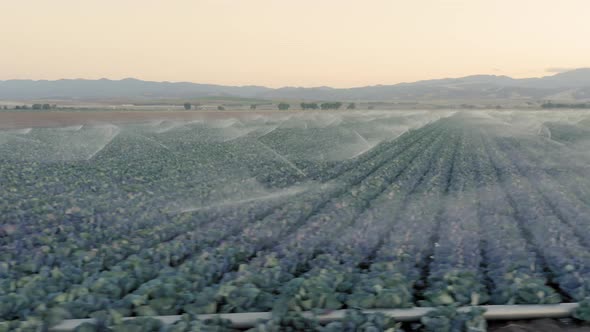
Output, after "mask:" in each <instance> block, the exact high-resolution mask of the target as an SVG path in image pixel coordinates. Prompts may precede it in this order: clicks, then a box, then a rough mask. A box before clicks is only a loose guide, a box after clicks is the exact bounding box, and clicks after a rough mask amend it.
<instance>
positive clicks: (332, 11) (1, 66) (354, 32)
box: [0, 0, 590, 87]
mask: <svg viewBox="0 0 590 332" xmlns="http://www.w3.org/2000/svg"><path fill="white" fill-rule="evenodd" d="M0 12H1V13H2V15H1V17H0V45H1V46H0V47H1V48H2V49H1V50H0V80H2V79H12V78H31V79H58V78H101V77H107V78H112V79H120V78H125V77H136V78H140V79H146V80H158V81H160V80H168V81H192V82H200V83H218V84H232V85H249V84H256V85H267V86H273V87H276V86H284V85H290V86H318V85H330V86H336V87H350V86H361V85H373V84H392V83H398V82H403V81H415V80H420V79H430V78H441V77H456V76H464V75H471V74H497V75H510V76H515V77H529V76H544V75H549V74H551V73H550V72H551V71H558V70H563V69H568V68H576V67H589V66H590V42H589V41H588V39H589V38H590V16H589V15H590V1H589V0H560V1H557V0H485V1H484V0H0Z"/></svg>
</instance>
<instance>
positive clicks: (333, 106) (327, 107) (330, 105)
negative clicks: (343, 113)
mask: <svg viewBox="0 0 590 332" xmlns="http://www.w3.org/2000/svg"><path fill="white" fill-rule="evenodd" d="M340 106H342V103H341V102H334V103H322V104H321V105H320V108H321V109H323V110H337V109H339V108H340Z"/></svg>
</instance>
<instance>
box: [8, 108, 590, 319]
mask: <svg viewBox="0 0 590 332" xmlns="http://www.w3.org/2000/svg"><path fill="white" fill-rule="evenodd" d="M589 151H590V116H589V115H587V114H585V113H584V112H580V111H565V110H563V111H552V112H540V111H539V112H525V111H471V112H450V111H428V112H427V111H413V112H404V111H399V112H398V111H396V112H394V111H391V112H384V111H382V112H376V111H369V112H360V111H359V112H342V113H340V114H338V113H328V114H322V113H308V114H305V113H296V114H295V113H293V114H291V113H284V114H253V115H251V116H241V117H239V118H236V117H231V116H228V117H227V118H215V119H197V120H190V121H189V120H186V121H180V120H178V121H170V120H161V121H160V120H158V121H155V120H154V121H143V122H137V123H126V124H108V123H103V124H83V125H71V126H67V127H55V126H53V127H52V128H19V129H5V130H2V131H0V317H1V319H2V320H3V321H4V323H5V324H12V323H10V321H19V322H22V321H29V322H31V323H30V324H33V325H34V324H35V322H40V321H43V322H48V321H49V322H51V323H54V322H55V321H57V320H59V319H63V318H88V317H101V315H107V314H108V315H111V316H113V315H115V316H116V315H119V316H156V315H179V314H188V315H194V314H212V313H242V312H269V311H272V312H275V313H280V312H283V313H286V312H300V311H309V310H316V309H325V310H336V309H373V308H410V307H415V306H433V307H440V306H460V305H477V304H548V303H562V302H574V301H582V300H584V299H585V298H586V297H588V296H590V177H589V176H588V175H590V152H589ZM373 323H374V324H376V325H379V324H378V323H375V322H373ZM0 324H2V323H0ZM185 324H188V323H186V322H185ZM4 326H12V325H4ZM0 330H1V325H0ZM185 330H187V331H188V329H185ZM261 330H262V329H261ZM338 330H340V329H338V327H337V326H336V327H334V326H332V330H330V331H338ZM175 331H176V330H175ZM178 331H184V330H183V329H180V328H179V329H178ZM326 331H328V330H326ZM351 331H352V330H351ZM359 331H360V330H359ZM363 331H364V330H363ZM367 331H369V330H367Z"/></svg>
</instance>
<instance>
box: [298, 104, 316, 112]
mask: <svg viewBox="0 0 590 332" xmlns="http://www.w3.org/2000/svg"><path fill="white" fill-rule="evenodd" d="M318 108H319V106H318V104H317V103H301V109H302V110H317V109H318Z"/></svg>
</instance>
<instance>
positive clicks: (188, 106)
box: [184, 103, 193, 111]
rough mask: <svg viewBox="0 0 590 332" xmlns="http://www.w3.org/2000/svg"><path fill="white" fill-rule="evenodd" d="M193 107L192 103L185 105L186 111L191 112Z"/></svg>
mask: <svg viewBox="0 0 590 332" xmlns="http://www.w3.org/2000/svg"><path fill="white" fill-rule="evenodd" d="M192 107H193V105H191V103H184V109H185V110H187V111H188V110H190V109H191V108H192Z"/></svg>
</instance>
